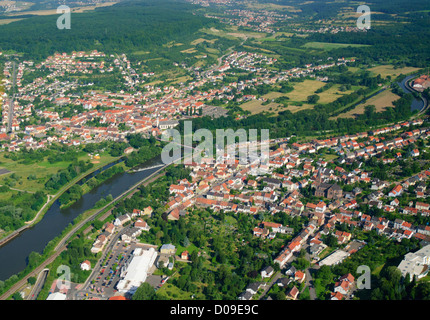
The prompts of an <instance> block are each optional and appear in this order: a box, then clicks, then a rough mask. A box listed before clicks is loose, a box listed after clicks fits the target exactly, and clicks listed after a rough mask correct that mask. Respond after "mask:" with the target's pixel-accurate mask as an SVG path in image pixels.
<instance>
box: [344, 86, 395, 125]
mask: <svg viewBox="0 0 430 320" xmlns="http://www.w3.org/2000/svg"><path fill="white" fill-rule="evenodd" d="M398 99H400V96H398V95H396V94H394V93H392V92H391V91H390V90H385V91H383V92H381V93H379V94H377V95H376V96H374V97H372V98H370V99H369V100H367V101H366V102H365V103H361V104H359V105H358V106H357V107H355V108H354V109H353V110H349V111H348V112H345V113H341V114H340V115H338V116H337V117H336V118H355V117H356V115H359V114H363V113H364V110H365V107H366V106H369V105H374V106H375V112H382V111H384V110H385V109H386V108H389V107H394V105H393V101H396V100H398Z"/></svg>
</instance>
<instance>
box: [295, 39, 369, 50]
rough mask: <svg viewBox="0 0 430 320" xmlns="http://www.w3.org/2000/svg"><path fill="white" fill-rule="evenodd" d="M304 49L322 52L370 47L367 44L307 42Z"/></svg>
mask: <svg viewBox="0 0 430 320" xmlns="http://www.w3.org/2000/svg"><path fill="white" fill-rule="evenodd" d="M302 47H304V48H308V49H309V48H310V49H322V50H333V49H339V48H346V47H353V48H357V47H369V45H366V44H353V43H329V42H314V41H313V42H307V43H306V44H304V45H303V46H302Z"/></svg>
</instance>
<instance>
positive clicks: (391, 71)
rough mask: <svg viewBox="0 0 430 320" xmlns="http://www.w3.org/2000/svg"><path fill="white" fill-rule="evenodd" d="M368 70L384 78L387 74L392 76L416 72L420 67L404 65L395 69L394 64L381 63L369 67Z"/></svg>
mask: <svg viewBox="0 0 430 320" xmlns="http://www.w3.org/2000/svg"><path fill="white" fill-rule="evenodd" d="M368 70H369V71H370V72H371V73H372V74H374V75H375V76H376V75H378V74H380V75H381V77H382V78H386V77H387V76H391V77H392V78H394V77H397V76H399V75H401V74H408V73H411V72H416V71H418V70H420V69H419V68H414V67H404V68H398V69H395V68H394V66H392V65H381V66H377V67H373V68H370V69H368Z"/></svg>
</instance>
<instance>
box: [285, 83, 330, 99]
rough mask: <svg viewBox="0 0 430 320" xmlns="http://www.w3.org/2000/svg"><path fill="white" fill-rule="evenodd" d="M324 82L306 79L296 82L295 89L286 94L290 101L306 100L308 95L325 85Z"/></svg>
mask: <svg viewBox="0 0 430 320" xmlns="http://www.w3.org/2000/svg"><path fill="white" fill-rule="evenodd" d="M324 85H325V83H324V82H322V81H318V80H305V81H303V82H299V83H296V84H294V90H293V91H291V92H289V93H287V94H285V96H287V97H288V98H290V101H298V102H305V101H306V100H307V98H308V96H310V95H312V94H313V93H314V92H315V91H316V90H318V89H319V88H321V87H323V86H324Z"/></svg>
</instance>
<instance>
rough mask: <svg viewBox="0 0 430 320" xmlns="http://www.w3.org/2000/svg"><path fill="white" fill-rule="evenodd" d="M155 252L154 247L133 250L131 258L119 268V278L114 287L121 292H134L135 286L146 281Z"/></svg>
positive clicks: (155, 255)
mask: <svg viewBox="0 0 430 320" xmlns="http://www.w3.org/2000/svg"><path fill="white" fill-rule="evenodd" d="M156 258H157V252H156V251H155V250H154V248H150V249H148V250H143V249H142V248H137V249H135V250H134V251H133V258H132V260H131V262H130V263H129V264H126V265H124V266H123V267H122V268H121V280H120V281H119V282H118V284H117V286H116V288H117V289H118V291H119V292H121V293H127V294H131V295H132V294H134V293H135V291H136V290H137V288H139V286H140V285H141V284H142V283H144V282H145V281H146V277H147V274H148V271H149V269H150V268H151V267H152V266H153V264H154V261H155V259H156Z"/></svg>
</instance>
